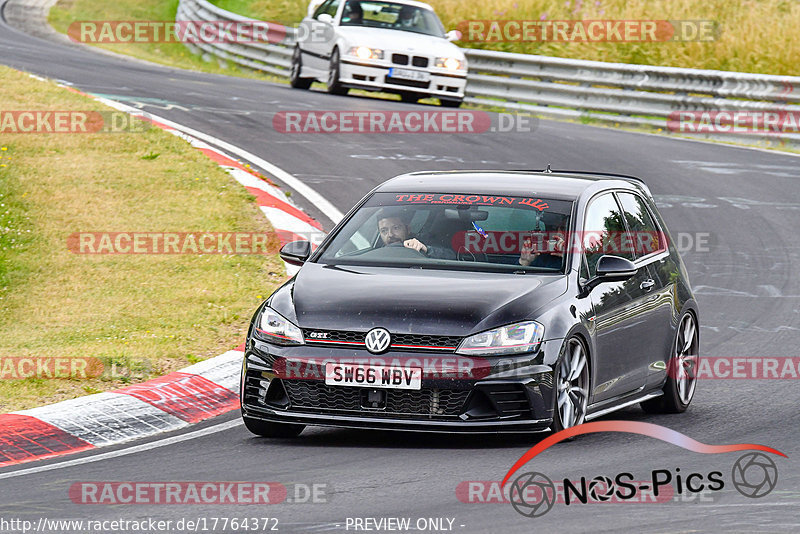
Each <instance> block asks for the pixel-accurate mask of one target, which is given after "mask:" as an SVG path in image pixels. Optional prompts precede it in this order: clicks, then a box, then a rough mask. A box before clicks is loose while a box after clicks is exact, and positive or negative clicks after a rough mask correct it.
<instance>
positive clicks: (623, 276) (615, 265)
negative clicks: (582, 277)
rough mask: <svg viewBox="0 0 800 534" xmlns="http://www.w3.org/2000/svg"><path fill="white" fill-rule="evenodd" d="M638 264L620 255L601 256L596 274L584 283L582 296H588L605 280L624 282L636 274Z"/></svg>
mask: <svg viewBox="0 0 800 534" xmlns="http://www.w3.org/2000/svg"><path fill="white" fill-rule="evenodd" d="M636 270H637V269H636V266H635V265H634V264H633V262H632V261H630V260H626V259H625V258H620V257H619V256H609V255H603V256H600V259H599V260H597V267H596V269H595V273H596V274H595V276H594V278H591V279H590V280H588V281H587V282H585V283H584V285H583V291H582V292H581V293H582V296H586V295H588V294H589V292H590V291H591V290H592V289H594V288H595V287H597V286H599V285H600V284H602V283H603V282H624V281H625V280H627V279H628V278H630V277H631V276H633V275H634V274H636Z"/></svg>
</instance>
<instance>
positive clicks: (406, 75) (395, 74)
mask: <svg viewBox="0 0 800 534" xmlns="http://www.w3.org/2000/svg"><path fill="white" fill-rule="evenodd" d="M389 76H390V77H392V78H400V79H402V80H411V81H414V82H429V81H431V73H430V72H425V71H422V70H409V69H396V68H394V67H392V68H391V69H389Z"/></svg>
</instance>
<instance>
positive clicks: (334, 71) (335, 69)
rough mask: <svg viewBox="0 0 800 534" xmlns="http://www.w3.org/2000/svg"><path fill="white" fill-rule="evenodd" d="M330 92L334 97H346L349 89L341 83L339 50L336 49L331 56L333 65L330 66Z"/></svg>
mask: <svg viewBox="0 0 800 534" xmlns="http://www.w3.org/2000/svg"><path fill="white" fill-rule="evenodd" d="M328 92H329V93H330V94H332V95H346V94H347V87H344V86H342V82H340V81H339V49H338V48H335V49H334V50H333V54H331V63H330V65H329V66H328Z"/></svg>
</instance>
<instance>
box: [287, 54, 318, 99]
mask: <svg viewBox="0 0 800 534" xmlns="http://www.w3.org/2000/svg"><path fill="white" fill-rule="evenodd" d="M302 72H303V54H302V53H301V52H300V47H299V46H295V47H294V53H292V70H291V71H290V73H289V85H291V86H292V87H294V88H295V89H308V88H309V87H311V83H312V82H313V81H314V80H313V79H312V78H301V77H300V74H301V73H302Z"/></svg>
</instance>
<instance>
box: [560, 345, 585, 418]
mask: <svg viewBox="0 0 800 534" xmlns="http://www.w3.org/2000/svg"><path fill="white" fill-rule="evenodd" d="M555 387H556V405H555V410H554V411H553V431H554V432H559V431H561V430H564V429H565V428H570V427H573V426H578V425H580V424H583V422H584V421H585V420H586V408H587V406H588V405H589V357H588V352H587V351H586V347H585V346H584V344H583V341H582V340H581V339H580V338H579V337H577V336H572V337H571V338H569V340H568V341H567V343H566V345H565V346H564V354H563V355H562V356H561V361H560V362H559V363H558V365H557V367H556V379H555Z"/></svg>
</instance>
